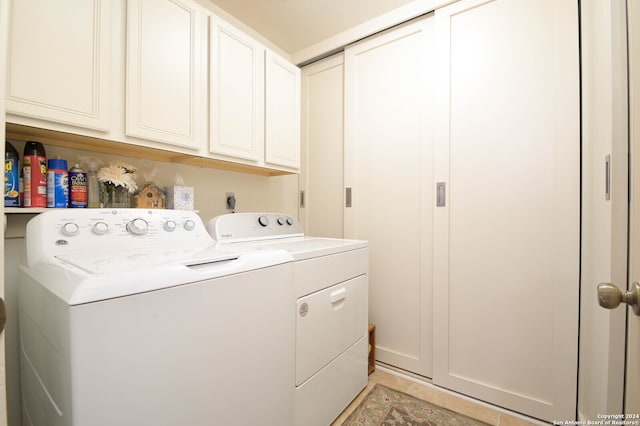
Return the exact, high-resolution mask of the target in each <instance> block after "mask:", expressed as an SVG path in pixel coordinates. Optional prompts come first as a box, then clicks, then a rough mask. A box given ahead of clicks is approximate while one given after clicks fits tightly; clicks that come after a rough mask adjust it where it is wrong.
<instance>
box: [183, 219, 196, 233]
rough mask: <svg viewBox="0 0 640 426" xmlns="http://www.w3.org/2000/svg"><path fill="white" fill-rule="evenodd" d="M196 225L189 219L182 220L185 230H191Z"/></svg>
mask: <svg viewBox="0 0 640 426" xmlns="http://www.w3.org/2000/svg"><path fill="white" fill-rule="evenodd" d="M195 227H196V223H195V222H194V221H192V220H191V219H187V220H185V221H184V229H186V230H187V231H193V230H194V229H195Z"/></svg>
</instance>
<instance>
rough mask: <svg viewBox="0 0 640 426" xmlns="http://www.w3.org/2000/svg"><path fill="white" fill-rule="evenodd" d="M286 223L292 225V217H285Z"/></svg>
mask: <svg viewBox="0 0 640 426" xmlns="http://www.w3.org/2000/svg"><path fill="white" fill-rule="evenodd" d="M287 225H289V226H291V225H293V219H292V218H290V217H288V218H287Z"/></svg>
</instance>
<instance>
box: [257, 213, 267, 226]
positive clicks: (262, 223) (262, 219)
mask: <svg viewBox="0 0 640 426" xmlns="http://www.w3.org/2000/svg"><path fill="white" fill-rule="evenodd" d="M258 223H259V224H260V226H262V227H265V226H267V225H269V218H268V217H267V216H265V215H262V216H260V217H259V218H258Z"/></svg>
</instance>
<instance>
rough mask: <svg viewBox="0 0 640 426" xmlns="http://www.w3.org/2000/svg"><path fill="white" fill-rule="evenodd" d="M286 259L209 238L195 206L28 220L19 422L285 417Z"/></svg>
mask: <svg viewBox="0 0 640 426" xmlns="http://www.w3.org/2000/svg"><path fill="white" fill-rule="evenodd" d="M292 260H293V258H292V256H291V255H290V254H288V253H287V252H286V251H284V250H268V251H267V250H260V251H258V250H250V249H249V248H248V247H242V248H240V247H229V246H218V245H216V244H215V242H214V241H213V239H212V238H211V237H210V236H209V234H208V233H207V231H206V229H205V227H204V224H203V223H202V221H201V220H200V218H199V217H198V215H197V214H195V213H193V212H187V211H176V210H146V209H57V210H50V211H47V212H45V213H42V214H40V215H38V216H36V217H35V218H34V219H32V220H31V221H30V222H29V223H28V225H27V233H26V262H25V263H24V265H22V266H21V267H20V269H21V282H20V288H19V310H20V313H19V321H20V351H21V375H22V400H23V412H24V419H25V423H26V424H28V425H34V426H50V425H56V426H57V425H65V426H88V425H90V426H113V425H118V426H124V425H130V426H134V425H135V426H140V425H154V426H159V425H166V426H175V425H190V426H192V425H194V426H195V425H203V426H205V425H206V426H210V425H231V424H237V425H257V424H260V425H274V426H281V425H288V424H293V422H294V419H293V404H294V390H293V389H292V387H291V383H293V381H294V380H295V377H294V372H293V369H292V368H291V366H292V365H293V363H294V362H295V360H294V347H295V340H294V335H295V315H294V313H293V312H291V309H290V304H291V300H292V299H293V298H294V297H295V294H294V284H293V263H292Z"/></svg>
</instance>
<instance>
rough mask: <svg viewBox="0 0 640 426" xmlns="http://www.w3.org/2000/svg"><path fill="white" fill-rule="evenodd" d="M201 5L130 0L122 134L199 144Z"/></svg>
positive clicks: (184, 0)
mask: <svg viewBox="0 0 640 426" xmlns="http://www.w3.org/2000/svg"><path fill="white" fill-rule="evenodd" d="M204 19H205V15H204V8H203V7H202V6H200V5H199V4H197V3H195V2H192V1H189V0H129V1H128V6H127V36H126V37H127V41H126V45H127V52H126V135H127V136H134V137H138V138H144V139H148V140H152V141H157V142H163V143H167V144H171V145H177V146H180V147H187V148H193V149H194V150H197V149H199V148H200V146H201V144H202V140H203V136H204V134H205V128H206V108H205V107H206V104H205V101H206V92H205V90H206V50H205V46H206V35H205V21H204Z"/></svg>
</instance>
